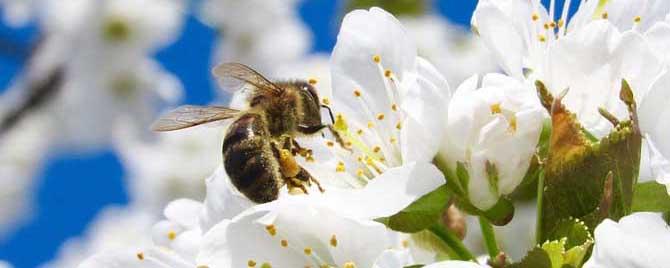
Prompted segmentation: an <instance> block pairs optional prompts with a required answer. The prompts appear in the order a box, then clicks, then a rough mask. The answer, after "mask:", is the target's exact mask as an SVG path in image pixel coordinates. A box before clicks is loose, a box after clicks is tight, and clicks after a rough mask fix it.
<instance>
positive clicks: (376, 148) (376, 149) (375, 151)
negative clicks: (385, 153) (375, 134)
mask: <svg viewBox="0 0 670 268" xmlns="http://www.w3.org/2000/svg"><path fill="white" fill-rule="evenodd" d="M381 150H382V148H381V147H379V146H375V147H374V148H372V151H373V152H374V153H379V151H381Z"/></svg>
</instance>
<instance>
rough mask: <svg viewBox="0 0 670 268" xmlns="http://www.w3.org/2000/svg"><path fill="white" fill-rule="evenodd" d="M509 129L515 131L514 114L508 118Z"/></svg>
mask: <svg viewBox="0 0 670 268" xmlns="http://www.w3.org/2000/svg"><path fill="white" fill-rule="evenodd" d="M509 131H510V132H512V133H514V132H516V116H514V115H512V118H510V119H509Z"/></svg>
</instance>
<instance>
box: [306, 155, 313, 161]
mask: <svg viewBox="0 0 670 268" xmlns="http://www.w3.org/2000/svg"><path fill="white" fill-rule="evenodd" d="M306 160H307V162H314V157H313V156H311V155H310V156H307V158H306Z"/></svg>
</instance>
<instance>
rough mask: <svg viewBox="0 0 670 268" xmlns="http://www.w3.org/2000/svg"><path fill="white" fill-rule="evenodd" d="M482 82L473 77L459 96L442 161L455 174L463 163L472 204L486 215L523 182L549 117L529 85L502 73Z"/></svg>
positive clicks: (455, 98) (451, 112)
mask: <svg viewBox="0 0 670 268" xmlns="http://www.w3.org/2000/svg"><path fill="white" fill-rule="evenodd" d="M479 83H480V81H479V77H478V76H473V77H471V78H470V79H468V80H466V81H465V82H464V83H463V84H461V86H459V88H458V89H457V91H456V92H455V94H454V96H453V98H452V100H451V104H450V105H449V112H448V115H447V120H446V121H447V134H446V135H445V137H446V139H445V142H444V144H443V146H442V150H441V156H442V157H443V158H444V159H445V160H446V161H447V164H448V166H449V168H450V169H451V170H456V168H457V163H462V164H464V166H465V168H466V170H467V171H468V174H469V184H468V185H464V187H467V191H468V196H469V198H470V201H471V202H472V203H473V204H474V205H475V206H477V207H478V208H480V209H483V210H486V209H489V208H491V207H492V206H493V205H495V203H496V202H497V201H498V198H499V197H500V196H501V195H506V194H510V193H511V192H512V191H514V189H516V186H517V185H519V184H520V183H521V181H522V180H523V178H524V176H525V174H526V171H527V170H528V167H529V166H530V160H531V158H532V157H533V155H534V154H535V151H536V146H537V143H538V141H539V138H540V133H541V131H542V121H543V119H544V118H545V114H544V111H543V110H542V108H541V106H540V103H539V101H538V100H537V97H536V96H535V95H534V94H533V91H532V90H530V89H528V87H529V85H527V84H524V83H521V82H519V81H518V80H515V79H513V78H510V77H507V76H503V75H499V74H489V75H486V76H484V78H483V79H482V81H481V86H479V85H478V84H479Z"/></svg>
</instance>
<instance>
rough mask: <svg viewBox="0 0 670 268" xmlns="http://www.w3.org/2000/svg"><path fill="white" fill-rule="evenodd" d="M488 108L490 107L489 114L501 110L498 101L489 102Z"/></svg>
mask: <svg viewBox="0 0 670 268" xmlns="http://www.w3.org/2000/svg"><path fill="white" fill-rule="evenodd" d="M490 108H491V114H499V113H501V112H502V108H500V103H499V102H498V103H494V104H491V106H490Z"/></svg>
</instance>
